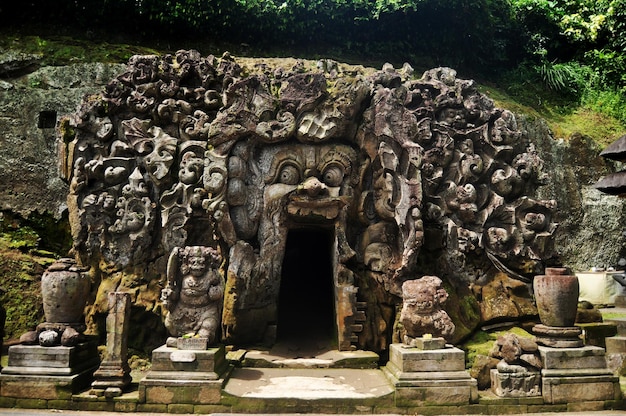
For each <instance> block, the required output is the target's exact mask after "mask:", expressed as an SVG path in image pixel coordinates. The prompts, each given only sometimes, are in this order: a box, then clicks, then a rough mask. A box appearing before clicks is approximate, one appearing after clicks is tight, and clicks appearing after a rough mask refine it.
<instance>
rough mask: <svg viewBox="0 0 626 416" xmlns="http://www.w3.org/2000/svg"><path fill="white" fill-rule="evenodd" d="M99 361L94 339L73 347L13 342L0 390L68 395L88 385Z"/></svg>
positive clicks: (22, 395)
mask: <svg viewBox="0 0 626 416" xmlns="http://www.w3.org/2000/svg"><path fill="white" fill-rule="evenodd" d="M99 363H100V359H99V357H98V350H97V344H96V343H95V342H85V343H81V344H78V345H76V346H74V347H63V346H57V347H42V346H39V345H14V346H11V347H10V348H9V360H8V365H7V366H6V367H5V368H3V369H2V374H1V375H0V384H1V387H0V392H1V395H2V396H5V397H17V398H39V399H61V398H67V397H69V396H71V394H72V393H76V392H78V391H80V390H82V389H84V388H86V387H87V386H89V383H90V382H91V377H92V375H93V372H94V371H95V369H96V368H98V364H99Z"/></svg>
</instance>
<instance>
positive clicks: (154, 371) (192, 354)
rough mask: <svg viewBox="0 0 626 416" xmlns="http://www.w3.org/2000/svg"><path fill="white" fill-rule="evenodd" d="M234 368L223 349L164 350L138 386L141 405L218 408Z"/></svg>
mask: <svg viewBox="0 0 626 416" xmlns="http://www.w3.org/2000/svg"><path fill="white" fill-rule="evenodd" d="M231 369H232V368H231V366H230V365H229V364H228V362H227V361H226V353H225V349H224V347H223V346H220V347H215V348H209V349H207V350H181V349H178V348H174V347H168V346H165V345H164V346H162V347H159V348H157V349H155V350H154V351H153V352H152V367H151V370H150V372H149V373H148V374H147V375H146V377H145V378H144V379H143V380H141V381H140V382H139V402H141V403H154V404H173V403H176V404H179V403H187V404H217V403H219V401H220V399H221V391H222V387H223V385H224V381H225V380H226V379H227V378H228V376H229V375H230V371H231Z"/></svg>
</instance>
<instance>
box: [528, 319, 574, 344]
mask: <svg viewBox="0 0 626 416" xmlns="http://www.w3.org/2000/svg"><path fill="white" fill-rule="evenodd" d="M532 331H533V334H535V336H536V342H537V344H541V345H545V346H547V347H554V348H578V347H582V346H583V345H584V342H583V340H582V338H581V335H582V333H583V331H582V329H580V328H579V327H577V326H548V325H542V324H539V325H535V326H533V329H532Z"/></svg>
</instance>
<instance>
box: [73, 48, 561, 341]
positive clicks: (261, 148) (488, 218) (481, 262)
mask: <svg viewBox="0 0 626 416" xmlns="http://www.w3.org/2000/svg"><path fill="white" fill-rule="evenodd" d="M65 126H66V128H71V129H73V131H74V134H75V135H74V139H73V140H72V141H70V142H67V144H66V147H65V150H64V154H65V155H67V158H66V167H65V172H67V174H66V176H67V177H66V179H67V180H68V181H69V182H70V195H69V198H68V205H69V207H70V220H71V224H72V232H73V237H74V244H75V245H74V251H75V254H76V256H77V257H78V258H79V259H80V261H81V262H82V263H83V264H84V265H89V266H91V267H92V275H93V276H94V280H96V283H99V289H98V292H97V293H96V300H95V302H94V305H93V307H92V309H91V310H90V316H91V317H94V316H97V315H98V313H99V312H100V313H102V312H103V311H102V310H101V309H103V308H102V306H101V303H102V301H101V299H102V298H103V297H105V295H106V292H107V291H110V290H112V289H118V290H119V287H124V288H126V289H128V290H129V291H131V292H133V291H134V293H135V295H136V296H146V295H145V294H146V293H154V292H155V291H154V290H152V291H149V290H148V291H142V290H139V288H141V287H152V288H154V287H160V288H164V287H165V285H166V275H167V273H166V268H167V265H166V263H167V258H168V257H169V256H170V253H171V252H172V251H173V250H179V248H182V247H186V246H203V247H211V248H212V249H213V250H216V251H217V252H220V253H222V255H223V258H224V262H223V263H222V264H221V266H220V269H219V270H218V273H221V277H222V278H224V279H225V291H224V293H225V295H224V306H223V311H222V325H221V330H222V331H221V339H222V340H223V341H225V342H231V343H237V344H246V343H256V342H262V341H264V342H269V343H272V342H274V341H275V340H276V339H277V337H278V338H280V337H281V334H283V333H284V332H285V331H284V328H285V327H287V325H294V327H293V328H296V327H297V326H298V324H299V323H300V324H301V325H309V324H310V323H309V321H307V319H306V318H307V316H318V315H323V314H324V312H325V311H324V310H312V309H313V308H315V307H317V306H316V305H322V307H323V308H326V309H330V311H331V315H332V320H333V321H334V322H331V323H330V324H329V326H330V327H331V328H336V334H335V335H336V340H337V342H338V346H339V348H340V349H351V348H357V347H358V348H366V349H373V350H375V351H380V350H384V349H386V347H387V345H388V344H389V342H391V341H392V337H393V333H394V331H393V327H394V323H395V321H396V317H397V315H399V313H397V312H399V306H400V305H401V303H402V298H401V296H402V290H401V288H402V283H403V282H405V281H407V280H411V279H416V278H419V277H421V276H423V275H426V274H431V275H437V276H439V277H441V278H442V279H443V281H444V282H445V283H444V286H445V287H446V289H447V291H448V292H449V293H450V295H451V297H452V298H454V299H456V300H457V301H455V302H448V304H451V305H452V306H450V307H449V308H447V310H448V313H449V314H450V316H451V317H452V319H453V320H454V321H455V324H456V328H457V330H456V332H455V334H454V335H453V336H452V337H451V338H452V340H453V341H454V340H455V339H459V338H461V337H463V336H464V335H466V334H467V333H468V331H470V330H471V329H473V328H474V327H475V326H476V325H477V324H478V323H479V321H480V320H481V319H482V320H490V319H497V318H498V317H501V316H505V315H504V313H505V312H502V311H506V313H507V314H508V313H509V312H510V311H511V310H515V311H517V312H516V313H517V316H524V315H526V314H533V313H536V310H535V309H534V307H533V306H532V301H531V297H530V289H529V284H528V283H529V282H530V281H531V278H532V276H533V275H534V274H537V273H538V272H540V271H541V270H542V269H543V264H542V261H543V260H545V259H546V258H549V257H550V255H551V242H552V236H553V233H554V231H555V227H556V225H555V224H554V222H553V220H552V218H553V212H554V209H555V202H554V201H546V200H534V199H532V198H531V197H529V196H531V195H532V194H533V192H534V189H535V188H536V187H537V186H538V185H541V184H542V183H544V182H545V181H546V177H545V175H544V174H543V173H542V171H541V168H542V161H541V160H540V158H539V157H538V155H537V153H536V151H535V150H534V147H533V145H532V144H531V143H528V142H527V140H526V139H525V138H524V137H522V134H521V132H520V131H519V130H518V128H517V124H516V120H515V117H514V116H513V114H512V113H510V112H509V111H506V110H501V109H499V108H496V107H495V106H494V104H493V102H492V101H491V100H490V99H489V98H487V97H486V96H485V95H483V94H481V93H480V92H479V91H478V90H477V89H476V87H475V85H474V83H473V82H472V81H466V80H461V79H457V78H456V73H455V71H453V70H451V69H449V68H438V69H433V70H430V71H427V72H426V73H425V74H424V75H423V76H422V77H421V78H420V79H414V77H413V76H412V69H411V68H410V67H409V66H408V65H406V66H405V67H403V68H402V70H395V69H394V68H393V67H391V66H390V65H386V66H385V67H383V69H382V70H381V71H378V72H368V71H366V70H364V69H363V68H355V67H347V66H346V67H343V66H340V65H338V64H336V63H334V62H332V61H320V62H319V63H318V65H317V66H316V67H309V66H306V65H304V63H302V62H295V63H294V65H293V67H292V68H284V67H272V66H271V65H269V64H262V63H258V62H257V63H256V64H255V65H249V66H246V65H240V64H239V63H238V62H237V61H235V60H234V59H233V58H232V57H230V56H228V55H225V56H223V57H222V58H221V59H216V58H215V57H213V56H209V57H201V56H200V54H199V53H197V52H195V51H179V52H178V53H176V54H175V55H166V56H163V57H158V56H135V57H133V58H132V59H131V60H130V62H129V67H128V71H127V72H126V73H124V74H123V75H121V76H119V77H117V78H115V79H114V80H112V81H111V82H110V83H109V84H108V85H107V87H106V90H105V92H103V93H102V94H100V95H97V96H91V97H88V98H86V99H85V100H84V101H83V104H82V106H81V108H80V109H79V111H78V112H77V113H76V114H75V115H74V116H73V117H72V118H71V119H70V120H68V122H67V123H66V124H65ZM306 242H309V243H310V242H314V244H309V245H307V244H306ZM303 251H304V252H305V253H304V255H303V254H302V253H301V252H303ZM298 252H300V254H298ZM298 256H299V257H298ZM310 257H313V259H314V260H313V262H312V264H311V266H310V267H309V266H307V265H305V264H304V263H303V262H302V261H301V260H296V261H294V260H293V259H305V260H306V259H309V258H310ZM290 281H291V283H289V282H290ZM493 282H496V284H492V283H493ZM321 287H323V288H321ZM326 287H328V289H326ZM494 287H495V289H494ZM320 288H321V289H320ZM157 292H160V290H158V291H157ZM289 299H292V300H293V299H296V302H295V304H296V306H294V307H293V309H290V308H291V306H288V305H289V301H288V300H289ZM494 299H496V300H497V301H498V303H499V304H498V308H494V305H493V301H494ZM142 304H144V305H145V304H151V305H152V306H151V308H148V309H151V310H150V311H151V312H154V313H155V316H156V315H159V314H160V310H161V305H162V304H161V301H160V300H159V299H158V298H153V299H143V302H142ZM310 309H311V310H310ZM285 315H289V316H296V317H297V318H298V319H296V320H295V321H296V322H295V323H289V324H286V323H285V322H287V321H288V320H286V319H285ZM509 316H510V315H509ZM300 317H301V318H302V319H300Z"/></svg>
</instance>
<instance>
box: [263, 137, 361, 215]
mask: <svg viewBox="0 0 626 416" xmlns="http://www.w3.org/2000/svg"><path fill="white" fill-rule="evenodd" d="M355 161H356V152H355V151H354V150H353V149H352V148H351V147H349V146H345V145H319V146H313V145H302V144H299V145H297V146H293V145H280V146H273V147H268V148H265V149H263V150H262V152H261V155H260V165H261V170H262V172H263V174H264V179H265V184H266V187H265V202H266V203H268V201H276V200H278V199H280V198H282V197H285V196H286V197H287V200H286V201H285V202H286V204H287V211H288V214H289V216H290V217H291V218H292V219H294V220H296V221H297V220H304V219H309V220H334V219H335V218H337V216H338V215H339V212H340V211H341V209H342V208H343V207H344V206H345V205H346V204H348V203H349V202H350V201H349V197H350V196H351V187H350V185H351V184H353V179H354V173H355V172H354V163H355Z"/></svg>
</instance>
